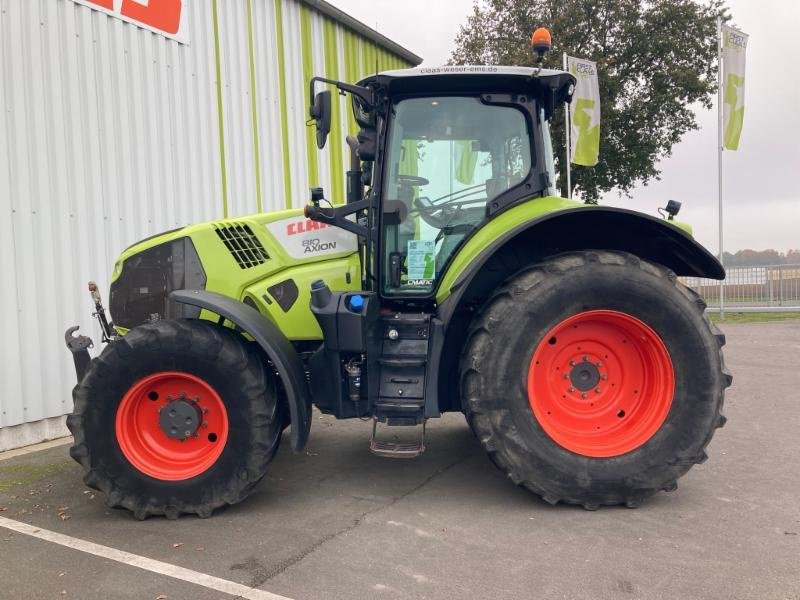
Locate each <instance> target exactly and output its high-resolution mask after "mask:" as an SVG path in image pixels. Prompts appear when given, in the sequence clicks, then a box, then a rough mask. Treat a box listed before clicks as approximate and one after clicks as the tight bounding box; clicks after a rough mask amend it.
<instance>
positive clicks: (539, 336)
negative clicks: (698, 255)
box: [460, 250, 731, 510]
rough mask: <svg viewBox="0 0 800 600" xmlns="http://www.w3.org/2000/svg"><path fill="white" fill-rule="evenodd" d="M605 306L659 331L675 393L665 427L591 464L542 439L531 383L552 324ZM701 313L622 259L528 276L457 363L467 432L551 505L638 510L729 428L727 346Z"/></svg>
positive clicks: (580, 257)
mask: <svg viewBox="0 0 800 600" xmlns="http://www.w3.org/2000/svg"><path fill="white" fill-rule="evenodd" d="M602 309H606V310H613V311H618V312H622V313H627V314H628V315H631V316H633V317H636V318H637V319H639V320H640V321H642V322H644V323H645V324H646V325H648V326H649V327H650V328H651V329H652V330H654V331H655V332H656V333H657V334H658V336H659V337H660V338H661V340H662V341H663V342H664V345H665V347H666V349H667V351H668V353H669V357H670V359H671V361H672V364H673V367H674V375H675V386H674V395H673V398H672V404H671V406H670V407H669V412H668V413H667V416H666V420H665V421H664V422H663V424H662V425H661V426H660V427H659V429H658V430H657V431H656V433H655V434H654V435H653V436H652V437H651V438H650V439H649V440H648V441H646V442H645V443H644V444H643V445H641V446H639V447H638V448H635V449H633V450H631V451H629V452H627V453H624V454H621V455H618V456H613V457H609V458H594V457H590V456H584V455H581V454H577V453H575V452H572V451H569V450H567V449H565V448H564V447H562V446H561V445H559V444H557V443H556V442H555V441H554V440H553V439H552V438H551V437H550V436H549V435H548V434H547V433H546V432H545V431H544V429H543V428H542V426H541V425H540V423H539V422H538V421H537V419H536V417H535V416H534V412H533V410H532V408H531V403H530V402H529V398H528V390H527V376H528V367H529V365H530V362H531V360H532V357H533V354H534V351H535V349H536V348H537V347H538V345H539V344H540V343H541V342H542V340H543V339H544V336H545V335H546V334H547V333H548V332H549V331H550V330H551V329H552V328H553V327H555V326H556V325H557V324H558V323H561V322H562V321H563V320H564V319H566V318H568V317H570V316H572V315H575V314H578V313H581V312H583V311H587V310H602ZM704 309H705V303H704V302H703V301H702V299H701V298H700V297H699V296H698V295H697V294H696V293H695V292H693V291H692V290H690V289H688V288H687V287H685V286H684V285H682V284H681V283H680V282H679V281H678V280H677V278H676V277H675V275H674V273H672V271H670V270H669V269H666V268H664V267H661V266H659V265H655V264H652V263H649V262H646V261H644V260H641V259H639V258H637V257H635V256H633V255H631V254H627V253H622V252H611V251H599V250H598V251H586V252H575V253H569V254H563V255H559V256H557V257H554V258H551V259H549V260H547V261H545V262H542V263H540V264H537V265H535V266H532V267H530V268H527V269H525V270H524V271H522V272H520V273H518V274H516V275H514V276H513V277H511V278H510V279H509V280H507V281H506V282H505V284H504V285H503V286H502V287H501V288H500V289H498V290H497V291H496V293H495V294H494V295H493V296H492V297H491V298H490V299H489V300H488V301H487V302H486V304H485V306H484V307H483V310H482V312H481V313H480V314H479V315H478V316H476V318H475V319H473V322H472V324H471V329H470V332H469V335H468V341H467V344H466V345H465V350H464V353H463V354H462V357H461V365H460V374H461V393H462V404H463V410H464V412H465V415H466V417H467V420H468V422H469V424H470V427H471V428H472V430H473V432H474V433H475V434H476V436H477V437H478V439H479V440H480V441H481V443H482V445H483V446H484V448H485V449H486V451H487V453H488V454H489V457H490V458H491V460H492V461H493V462H494V463H495V465H497V466H498V468H500V469H501V470H502V471H503V472H505V473H507V474H508V476H509V477H510V478H511V480H512V481H513V482H514V483H515V484H517V485H521V486H524V487H525V488H527V489H529V490H531V491H532V492H534V493H536V494H538V495H540V496H541V497H542V498H544V500H546V501H547V502H549V503H551V504H555V503H557V502H564V503H567V504H578V505H582V506H583V507H585V508H587V509H590V510H591V509H596V508H597V507H599V506H601V505H615V504H625V505H627V506H629V507H634V506H638V505H639V504H640V503H641V502H642V500H643V499H644V498H646V497H648V496H650V495H652V494H655V493H656V492H658V491H659V490H666V491H672V490H674V489H675V488H676V487H677V480H678V478H680V477H681V476H682V475H684V474H685V473H686V472H687V471H688V470H689V469H690V468H691V467H692V466H693V465H694V464H697V463H702V462H703V461H704V460H706V458H707V456H706V453H705V448H706V446H707V445H708V443H709V442H710V441H711V437H712V436H713V434H714V431H715V429H716V428H718V427H722V426H723V425H724V423H725V417H724V416H723V415H722V404H723V396H724V390H725V388H726V387H728V386H729V385H730V383H731V376H730V375H729V374H728V372H727V371H726V369H725V364H724V360H723V357H722V352H721V348H722V346H723V345H724V343H725V338H724V335H723V334H722V333H721V332H720V331H719V330H718V329H717V328H716V327H715V326H714V325H713V324H712V323H711V322H710V321H709V320H708V317H707V316H706V315H705V313H704ZM550 340H553V338H550ZM550 343H552V342H550Z"/></svg>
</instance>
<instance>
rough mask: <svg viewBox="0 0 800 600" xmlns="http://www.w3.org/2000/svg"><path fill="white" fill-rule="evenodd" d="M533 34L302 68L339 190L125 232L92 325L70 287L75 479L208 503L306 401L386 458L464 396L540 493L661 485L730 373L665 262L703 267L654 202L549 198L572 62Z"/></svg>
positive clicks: (704, 258)
mask: <svg viewBox="0 0 800 600" xmlns="http://www.w3.org/2000/svg"><path fill="white" fill-rule="evenodd" d="M536 50H537V53H538V61H539V63H538V64H535V65H534V66H533V67H502V66H448V67H441V68H416V69H407V70H394V71H386V72H379V73H376V74H375V75H371V76H368V77H366V78H364V79H362V80H361V81H359V82H358V83H355V84H352V83H347V82H341V81H335V80H331V79H326V78H322V77H314V78H313V79H312V80H311V81H310V84H309V87H310V90H309V103H310V109H309V112H310V116H311V119H312V121H313V122H310V125H312V126H315V128H316V141H317V145H318V146H319V147H320V148H323V147H324V145H325V143H326V140H327V137H328V134H329V131H330V127H331V115H332V110H331V88H335V89H336V90H337V92H338V93H339V94H341V95H349V97H350V100H351V103H352V110H353V116H354V118H355V122H356V123H357V125H358V128H359V131H358V134H357V136H353V137H350V136H348V137H347V140H346V141H347V145H348V148H349V154H350V161H349V162H350V167H349V171H348V172H347V175H346V182H347V190H346V197H345V198H332V199H331V200H328V199H327V198H326V195H325V192H324V190H323V189H321V188H314V189H312V190H311V194H310V202H309V203H308V205H307V206H306V207H305V208H304V209H302V210H300V209H296V210H285V211H278V212H272V213H266V214H256V215H252V216H247V217H237V218H230V219H223V220H218V221H213V222H209V223H203V224H196V225H189V226H186V227H182V228H180V229H176V230H173V231H169V232H166V233H163V234H160V235H157V236H155V237H152V238H149V239H146V240H143V241H141V242H139V243H137V244H135V245H134V246H132V247H130V248H128V249H126V250H125V251H124V252H123V253H122V254H121V256H120V257H119V259H118V260H117V262H116V264H115V265H114V270H113V274H112V278H111V279H112V283H111V286H110V296H109V310H110V313H111V317H113V322H111V320H110V319H109V318H107V316H106V312H105V309H104V308H103V304H102V301H101V298H100V294H99V291H98V290H97V288H96V286H93V288H92V295H93V298H94V303H95V309H96V312H95V316H97V318H98V319H99V321H100V324H101V327H102V331H103V341H104V342H106V345H105V347H104V349H103V350H102V352H101V353H100V354H99V356H97V357H96V358H94V359H92V358H90V355H89V352H88V349H89V347H90V346H91V345H92V341H91V340H90V339H89V338H88V337H86V336H82V335H75V331H76V329H77V328H76V327H73V328H70V329H69V330H68V331H67V333H66V342H67V346H68V348H69V349H70V350H71V351H72V354H73V359H74V362H75V367H76V371H77V376H78V384H77V385H76V386H75V388H74V390H73V399H74V410H73V413H72V414H71V415H69V416H68V419H67V425H68V427H69V429H70V431H71V432H72V434H73V436H74V444H73V445H72V447H71V449H70V454H71V456H72V457H73V458H74V459H75V460H76V461H77V462H79V463H80V464H81V465H82V467H83V469H84V481H85V483H86V484H87V485H88V486H89V487H91V488H94V489H97V490H100V491H102V492H103V493H104V494H105V496H106V503H107V504H108V505H109V506H111V507H123V508H125V509H128V510H129V511H131V512H132V513H133V515H134V516H135V517H136V518H138V519H144V518H146V517H148V516H150V515H165V516H166V517H168V518H177V517H179V516H180V515H182V514H196V515H198V516H200V517H209V516H211V515H212V513H213V511H214V510H215V509H218V508H220V507H223V506H225V505H230V504H234V503H237V502H239V501H241V500H243V499H244V498H245V497H246V496H247V495H248V493H249V492H250V491H251V490H252V489H253V488H254V486H256V484H258V482H259V481H260V480H261V479H262V478H263V477H264V475H265V472H266V470H267V466H268V464H269V463H270V461H271V460H272V458H273V457H274V456H275V453H276V451H277V450H278V446H279V443H280V441H281V439H282V437H283V436H284V430H286V429H288V431H287V432H286V437H287V438H288V440H287V442H288V443H290V445H291V447H292V449H293V450H294V451H295V452H300V451H302V450H303V448H304V446H305V445H306V442H307V440H308V438H309V432H310V427H311V422H312V406H314V407H316V409H318V410H319V411H321V412H322V413H324V414H329V415H333V416H335V417H336V418H338V419H353V418H360V419H363V420H365V421H367V422H371V429H372V433H371V437H370V441H369V449H370V450H371V451H372V452H373V453H375V454H377V455H380V456H385V457H393V458H413V457H415V456H418V455H419V454H420V453H422V452H423V451H424V450H425V445H426V440H425V424H426V422H427V420H428V419H433V418H436V417H440V416H441V415H442V414H443V413H445V412H452V411H457V412H462V413H464V415H465V417H466V420H467V423H468V425H469V427H470V428H471V429H472V431H473V432H474V434H475V436H476V437H477V438H478V440H479V442H480V444H481V445H482V446H483V448H484V449H485V451H486V452H487V454H488V456H489V458H490V459H491V461H492V462H493V463H494V464H495V465H496V466H497V467H498V468H499V469H500V470H502V471H503V472H504V473H506V474H507V475H508V477H509V478H510V479H511V481H512V482H513V483H514V484H516V485H519V486H523V487H525V488H527V489H528V490H530V491H531V492H533V493H535V494H537V495H539V496H541V497H542V498H543V499H544V500H545V501H547V502H548V503H551V504H556V503H558V502H563V503H567V504H574V505H579V506H582V507H584V508H586V509H590V510H592V509H596V508H598V507H600V506H602V505H618V504H622V505H625V506H628V507H635V506H638V505H639V504H640V503H641V502H642V501H643V500H644V499H646V498H647V497H649V496H651V495H653V494H655V493H657V492H659V491H661V490H665V491H672V490H674V489H675V488H676V486H677V480H678V479H679V478H680V477H681V476H682V475H684V474H685V473H686V472H687V471H688V470H689V469H690V468H691V467H692V466H693V465H694V464H696V463H701V462H703V461H704V460H705V459H706V452H705V448H706V446H707V445H708V443H709V442H710V440H711V438H712V435H713V434H714V432H715V430H716V428H718V427H721V426H722V425H723V424H724V423H725V417H724V416H723V414H722V404H723V395H724V391H725V388H726V387H728V386H729V385H730V383H731V376H730V375H729V373H728V372H727V370H726V369H725V365H724V360H723V356H722V352H721V348H722V346H723V344H724V336H723V335H722V333H720V331H719V330H718V329H717V328H716V327H715V326H714V325H713V324H712V323H711V322H710V320H709V319H708V317H707V316H706V314H705V304H704V302H703V300H702V299H701V298H700V296H699V295H698V294H696V293H695V292H694V291H692V290H691V289H689V288H688V287H686V286H685V285H684V284H683V283H681V281H679V279H678V276H694V277H707V278H714V279H722V278H724V276H725V273H724V270H723V268H722V266H721V265H720V263H719V262H718V261H717V260H716V259H715V258H714V256H713V255H711V254H710V253H709V252H708V251H707V250H705V249H704V248H703V247H702V246H701V245H700V244H699V243H698V242H696V241H695V240H694V239H693V237H692V235H691V228H690V227H689V226H688V225H686V224H683V223H679V222H678V221H676V220H675V219H674V218H673V217H674V214H675V212H676V210H675V208H676V204H675V203H673V204H672V205H670V206H671V208H670V211H669V215H668V216H666V215H665V217H658V216H650V215H647V214H643V213H639V212H635V211H631V210H624V209H620V208H612V207H606V206H600V205H596V204H590V203H585V202H581V201H578V200H572V199H567V198H563V197H560V196H559V195H558V194H557V192H556V187H555V183H556V177H555V169H554V158H553V150H552V146H551V139H550V130H549V122H550V120H551V119H552V117H553V115H554V112H555V111H556V110H557V109H558V108H560V107H561V106H562V105H563V104H564V103H565V102H569V101H570V100H571V96H572V94H573V91H574V85H575V78H574V77H573V76H572V75H571V74H569V73H566V72H563V71H557V70H548V69H545V68H542V65H541V58H542V55H543V52H544V50H546V48H545V49H544V50H543V49H542V48H541V47H538V48H536ZM320 84H322V86H323V87H324V89H322V90H321V91H317V88H318V87H320ZM367 427H369V426H367ZM387 432H388V433H389V434H390V435H388V436H387ZM393 432H402V433H404V434H406V435H404V436H402V437H403V440H402V441H397V436H394V435H392V434H393ZM367 435H369V431H368V430H366V431H365V438H366V437H367ZM427 443H428V444H430V440H428V441H427Z"/></svg>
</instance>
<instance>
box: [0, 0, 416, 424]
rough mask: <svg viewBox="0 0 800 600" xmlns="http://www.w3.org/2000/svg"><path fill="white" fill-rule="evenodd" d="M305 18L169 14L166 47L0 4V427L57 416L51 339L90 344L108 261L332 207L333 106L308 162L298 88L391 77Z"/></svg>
mask: <svg viewBox="0 0 800 600" xmlns="http://www.w3.org/2000/svg"><path fill="white" fill-rule="evenodd" d="M312 4H313V3H304V2H299V1H297V0H219V1H217V0H192V1H191V2H188V1H186V0H184V9H185V10H189V11H190V14H189V19H188V23H189V38H190V42H189V44H188V45H182V44H179V43H178V42H176V41H174V40H170V39H167V38H165V37H163V36H160V35H158V34H155V33H152V32H150V31H146V30H143V29H140V28H138V27H136V26H135V25H132V24H130V23H126V22H123V21H121V20H119V19H116V18H114V17H112V16H109V15H107V14H104V13H101V12H97V11H94V10H92V9H90V8H87V7H85V6H82V5H79V4H76V3H73V2H71V1H70V0H0V275H1V279H0V280H1V281H2V282H3V284H4V285H3V289H2V291H0V314H2V315H3V322H4V325H5V326H4V327H3V336H2V339H1V340H0V348H2V359H1V360H0V390H1V391H2V392H1V393H0V428H2V427H8V426H11V425H16V424H19V423H26V422H32V421H37V420H39V419H44V418H48V417H54V416H58V415H63V414H65V413H68V412H69V411H70V410H71V408H72V401H71V397H70V390H71V388H72V385H73V380H74V372H73V367H72V363H71V359H70V356H69V354H68V352H67V351H66V349H65V347H64V342H63V337H62V335H63V332H64V330H65V329H66V327H68V326H69V325H72V324H80V325H81V330H82V331H84V332H87V331H88V332H89V334H90V335H92V337H94V339H99V331H98V330H97V328H96V326H95V324H94V322H93V320H92V319H91V318H90V316H89V312H90V306H91V305H90V302H89V297H88V294H87V292H86V282H87V281H89V280H90V279H94V280H96V281H97V282H98V284H99V285H100V287H101V289H102V290H107V289H108V283H109V281H108V277H109V274H110V270H111V267H112V264H113V261H114V259H115V258H116V256H117V255H118V254H119V252H120V251H121V250H122V249H123V248H125V247H126V246H128V245H130V244H131V243H133V242H135V241H137V240H139V239H141V238H143V237H146V236H148V235H151V234H153V233H156V232H158V231H162V230H165V229H169V228H172V227H177V226H181V225H184V224H187V223H190V222H196V221H201V220H208V219H215V218H219V217H221V216H224V215H227V216H236V215H242V214H247V213H252V212H257V211H259V210H265V211H267V210H274V209H279V208H284V207H288V206H301V205H303V204H304V203H305V202H306V201H307V196H308V188H309V186H311V185H323V186H325V188H326V190H329V191H330V193H329V196H330V197H332V198H334V199H337V198H338V199H341V198H343V195H344V185H345V184H344V169H345V168H346V166H345V165H346V156H347V155H346V152H345V151H344V135H345V133H346V132H347V130H348V129H349V130H350V131H352V130H353V124H352V118H348V117H346V115H348V114H349V112H350V110H349V106H346V105H345V101H344V99H343V98H342V99H340V101H339V103H336V102H335V103H334V104H335V105H336V106H335V114H334V131H333V132H332V135H331V138H330V141H329V144H328V146H327V148H326V149H325V151H323V152H318V151H317V150H316V145H315V144H314V141H313V130H312V129H311V128H307V127H306V125H305V123H306V120H307V112H306V111H307V103H308V99H307V81H308V79H309V77H311V76H312V75H315V74H316V75H324V76H327V77H334V78H335V77H339V78H343V79H346V80H349V81H354V80H356V79H358V78H359V77H361V76H362V75H363V74H365V73H368V72H372V71H373V70H374V69H375V65H376V64H377V65H378V68H379V69H387V68H401V67H403V66H406V65H407V64H408V63H407V62H406V61H405V60H404V59H402V58H401V57H400V56H398V55H396V54H392V53H391V52H389V51H387V50H385V49H384V48H381V47H379V46H378V45H377V44H376V43H375V42H374V41H372V40H369V39H366V38H365V37H362V36H361V35H360V34H357V33H355V32H354V31H353V30H351V29H348V28H346V27H344V26H342V25H341V23H339V22H337V21H334V20H332V19H331V18H330V17H328V16H326V15H323V14H322V13H320V12H318V11H317V10H316V9H315V8H313V6H311V5H312ZM218 84H219V85H218ZM336 97H337V96H334V98H336ZM337 124H338V125H339V126H338V127H337V126H336V125H337Z"/></svg>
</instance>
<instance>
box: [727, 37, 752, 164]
mask: <svg viewBox="0 0 800 600" xmlns="http://www.w3.org/2000/svg"><path fill="white" fill-rule="evenodd" d="M748 37H749V36H748V35H747V34H746V33H742V32H741V31H737V30H736V29H734V28H733V27H728V26H727V25H723V26H722V80H721V81H722V94H723V95H722V98H723V113H722V116H723V121H722V122H723V126H722V127H723V129H722V131H723V138H722V145H723V147H725V148H727V149H728V150H738V148H739V138H740V137H741V135H742V123H743V121H744V59H745V50H747V38H748Z"/></svg>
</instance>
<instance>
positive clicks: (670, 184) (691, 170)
mask: <svg viewBox="0 0 800 600" xmlns="http://www.w3.org/2000/svg"><path fill="white" fill-rule="evenodd" d="M329 1H330V2H331V3H332V4H334V5H335V6H337V7H338V8H340V9H342V10H343V11H345V12H347V13H348V14H350V15H352V16H353V17H355V18H357V19H359V20H361V21H363V22H364V23H366V24H367V25H369V26H370V27H372V28H375V29H377V30H378V31H380V32H381V33H382V34H384V35H385V36H387V37H389V38H390V39H392V40H394V41H395V42H397V43H399V44H401V45H403V46H405V47H406V48H408V49H409V50H411V51H413V52H415V53H416V54H418V55H419V56H422V57H423V59H424V61H423V65H425V66H435V65H440V64H443V63H445V62H446V61H447V59H448V58H449V57H450V52H451V51H452V49H453V46H454V40H455V37H456V35H457V34H458V31H459V27H460V26H461V25H462V24H464V23H466V19H467V15H469V14H470V13H471V12H472V5H473V0H447V1H446V2H442V1H440V2H434V1H432V0H403V1H402V2H397V0H329ZM727 6H728V8H729V9H730V10H729V12H730V14H731V15H732V17H733V20H732V24H734V25H735V26H736V27H737V28H739V29H741V30H742V31H744V32H745V33H747V34H749V35H750V39H749V41H748V47H747V74H746V90H745V116H744V127H743V130H742V137H741V140H740V144H739V150H738V151H736V152H731V151H726V152H724V154H723V186H722V190H723V223H724V224H723V235H724V241H723V247H724V249H725V250H726V251H729V252H735V251H737V250H741V249H744V248H752V249H755V250H763V249H766V248H774V249H776V250H779V251H783V252H785V251H786V250H788V249H789V248H800V185H798V183H797V182H796V181H795V179H794V178H795V177H800V60H798V52H797V39H798V34H800V1H798V0H758V1H754V0H727ZM542 25H544V26H546V25H547V24H546V23H542ZM554 42H555V43H557V40H554ZM715 102H716V98H715ZM601 109H602V107H601ZM695 112H696V113H697V120H698V123H699V125H700V129H699V130H698V131H693V132H690V133H688V134H687V135H685V136H684V138H683V139H682V140H681V142H680V143H678V144H676V145H675V146H674V147H673V149H672V156H671V157H668V158H665V159H663V160H662V161H661V162H660V163H659V165H658V168H659V170H660V171H661V180H660V181H652V182H651V183H650V184H649V185H647V186H639V187H637V188H635V189H634V190H632V191H631V196H632V197H631V198H627V197H624V196H620V195H619V194H618V193H616V192H611V193H609V194H607V195H606V196H605V197H604V198H603V201H602V202H603V204H608V205H613V206H622V207H626V208H631V209H634V210H639V211H642V212H645V213H650V214H656V208H657V207H659V206H664V205H665V204H666V202H667V200H669V199H675V200H678V201H680V202H682V203H683V207H682V210H681V213H680V219H681V220H683V221H686V222H688V223H690V224H691V225H692V226H693V227H694V235H695V237H696V238H697V239H698V240H699V241H700V242H701V243H702V244H703V245H704V246H706V247H707V248H708V249H709V250H711V251H712V252H715V253H716V252H717V251H718V247H719V243H718V231H719V228H718V215H719V212H718V204H719V200H718V188H717V112H716V107H715V108H714V109H712V110H710V111H709V110H705V109H703V108H702V107H696V108H695ZM600 152H601V153H602V148H601V149H600Z"/></svg>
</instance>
